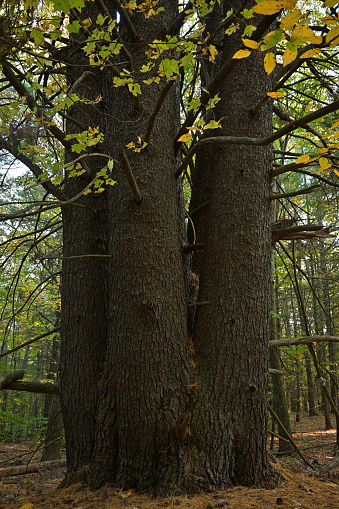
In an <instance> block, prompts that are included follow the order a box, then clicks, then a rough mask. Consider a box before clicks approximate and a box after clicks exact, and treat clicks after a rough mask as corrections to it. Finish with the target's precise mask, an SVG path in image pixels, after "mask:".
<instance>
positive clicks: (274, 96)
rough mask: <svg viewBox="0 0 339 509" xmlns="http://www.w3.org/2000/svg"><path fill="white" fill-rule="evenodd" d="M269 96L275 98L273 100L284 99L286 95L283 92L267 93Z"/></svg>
mask: <svg viewBox="0 0 339 509" xmlns="http://www.w3.org/2000/svg"><path fill="white" fill-rule="evenodd" d="M267 95H268V96H269V97H273V98H276V97H284V93H283V92H267Z"/></svg>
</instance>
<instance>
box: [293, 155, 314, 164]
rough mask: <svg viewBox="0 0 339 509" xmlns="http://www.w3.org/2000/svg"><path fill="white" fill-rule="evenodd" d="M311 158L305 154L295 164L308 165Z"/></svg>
mask: <svg viewBox="0 0 339 509" xmlns="http://www.w3.org/2000/svg"><path fill="white" fill-rule="evenodd" d="M310 159H311V158H310V156H309V155H308V154H303V155H302V156H300V157H298V159H297V160H296V162H295V164H302V163H308V162H309V161H310Z"/></svg>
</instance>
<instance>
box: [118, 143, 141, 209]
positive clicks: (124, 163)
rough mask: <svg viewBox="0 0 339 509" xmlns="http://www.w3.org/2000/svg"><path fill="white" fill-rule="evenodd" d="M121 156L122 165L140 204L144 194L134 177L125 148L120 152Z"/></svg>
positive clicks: (135, 197) (135, 198)
mask: <svg viewBox="0 0 339 509" xmlns="http://www.w3.org/2000/svg"><path fill="white" fill-rule="evenodd" d="M120 157H121V161H122V167H123V169H124V172H125V175H126V177H127V180H128V183H129V185H130V187H131V189H132V193H133V196H134V200H135V201H136V202H137V204H138V205H140V204H141V202H142V194H141V192H140V190H139V187H138V184H137V182H136V180H135V178H134V175H133V173H132V168H131V166H130V164H129V161H128V159H127V156H126V154H125V151H124V150H123V151H122V152H121V153H120Z"/></svg>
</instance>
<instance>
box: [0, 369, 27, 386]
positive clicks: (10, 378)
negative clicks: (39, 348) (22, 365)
mask: <svg viewBox="0 0 339 509" xmlns="http://www.w3.org/2000/svg"><path fill="white" fill-rule="evenodd" d="M24 375H25V372H24V371H14V373H8V374H6V375H3V376H2V377H1V378H0V389H7V386H8V385H9V384H11V383H14V382H16V380H19V379H20V378H22V377H23V376H24Z"/></svg>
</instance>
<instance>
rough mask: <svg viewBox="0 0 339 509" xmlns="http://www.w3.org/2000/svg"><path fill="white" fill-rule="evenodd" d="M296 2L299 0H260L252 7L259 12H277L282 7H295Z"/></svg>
mask: <svg viewBox="0 0 339 509" xmlns="http://www.w3.org/2000/svg"><path fill="white" fill-rule="evenodd" d="M296 3H297V0H280V1H278V2H274V1H273V0H266V1H264V2H260V4H257V5H255V6H254V7H251V9H252V11H254V12H256V13H257V14H275V13H276V12H279V11H281V10H282V9H294V7H295V5H296Z"/></svg>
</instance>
